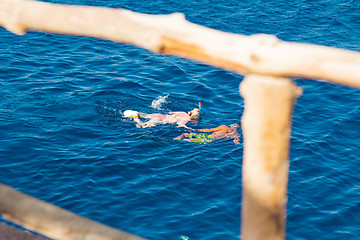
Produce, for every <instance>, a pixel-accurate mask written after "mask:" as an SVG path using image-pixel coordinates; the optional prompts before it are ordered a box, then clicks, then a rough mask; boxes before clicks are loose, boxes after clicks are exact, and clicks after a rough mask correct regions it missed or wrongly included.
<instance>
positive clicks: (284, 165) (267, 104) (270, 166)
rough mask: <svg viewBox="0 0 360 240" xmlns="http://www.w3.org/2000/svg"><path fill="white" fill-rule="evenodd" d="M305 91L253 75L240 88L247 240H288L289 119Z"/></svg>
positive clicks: (286, 82)
mask: <svg viewBox="0 0 360 240" xmlns="http://www.w3.org/2000/svg"><path fill="white" fill-rule="evenodd" d="M301 91H302V90H301V89H300V88H298V87H296V85H295V84H294V83H293V82H292V81H291V80H290V79H287V78H279V77H277V78H275V77H267V76H260V75H249V76H246V77H245V79H244V81H243V82H242V83H241V84H240V92H241V95H242V96H243V97H244V100H245V111H244V114H243V117H242V129H243V135H244V157H243V172H242V179H243V182H242V185H243V194H242V197H243V199H242V220H241V224H242V227H241V229H242V232H241V235H242V238H241V239H243V240H283V239H285V225H286V224H285V223H286V203H287V183H288V171H289V160H288V159H289V142H290V131H291V115H292V110H293V106H294V102H295V100H296V98H297V97H298V96H299V95H300V93H301Z"/></svg>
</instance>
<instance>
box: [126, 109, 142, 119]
mask: <svg viewBox="0 0 360 240" xmlns="http://www.w3.org/2000/svg"><path fill="white" fill-rule="evenodd" d="M138 114H139V113H138V112H137V111H133V110H125V111H124V117H128V118H135V117H138Z"/></svg>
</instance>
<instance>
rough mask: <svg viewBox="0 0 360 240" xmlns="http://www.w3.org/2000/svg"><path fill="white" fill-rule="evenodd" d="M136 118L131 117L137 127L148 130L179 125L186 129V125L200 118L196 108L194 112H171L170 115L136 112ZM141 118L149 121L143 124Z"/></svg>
mask: <svg viewBox="0 0 360 240" xmlns="http://www.w3.org/2000/svg"><path fill="white" fill-rule="evenodd" d="M136 113H137V114H135V115H134V116H131V118H132V119H134V121H135V122H136V123H137V124H136V127H139V128H148V127H154V126H157V125H161V124H177V125H178V127H185V128H189V127H187V126H186V123H188V122H189V121H191V120H197V119H198V118H199V109H198V108H194V109H193V110H191V111H189V112H188V113H186V112H169V114H160V113H152V114H147V113H141V112H139V113H138V112H136ZM140 118H145V119H149V120H148V121H146V122H142V121H141V119H140Z"/></svg>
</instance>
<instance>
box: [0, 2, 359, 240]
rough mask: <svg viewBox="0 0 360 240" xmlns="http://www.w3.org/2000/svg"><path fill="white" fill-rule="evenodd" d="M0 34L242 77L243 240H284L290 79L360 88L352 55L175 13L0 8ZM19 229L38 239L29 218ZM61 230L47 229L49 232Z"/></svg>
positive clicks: (293, 91)
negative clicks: (133, 53)
mask: <svg viewBox="0 0 360 240" xmlns="http://www.w3.org/2000/svg"><path fill="white" fill-rule="evenodd" d="M0 26H3V27H5V28H6V29H8V30H9V31H12V32H14V33H16V34H25V32H26V31H27V30H38V31H46V32H52V33H59V34H71V35H79V36H89V37H98V38H104V39H109V40H112V41H116V42H122V43H129V44H133V45H137V46H139V47H143V48H145V49H148V50H150V51H153V52H158V53H164V54H169V55H175V56H180V57H184V58H188V59H192V60H195V61H200V62H203V63H205V64H210V65H213V66H216V67H220V68H223V69H227V70H230V71H233V72H236V73H238V74H241V75H245V78H244V81H243V82H242V83H241V86H240V94H241V95H242V96H243V97H244V100H245V108H244V114H243V117H242V125H243V135H244V157H243V174H242V176H243V183H242V185H243V190H242V191H243V194H242V196H243V201H242V221H241V224H242V230H241V232H242V233H241V234H242V236H241V237H242V238H243V239H246V240H249V239H251V240H253V239H254V240H255V239H256V240H266V239H272V240H274V239H275V240H277V239H279V240H280V239H284V238H285V229H286V227H285V225H286V203H287V193H286V192H287V183H288V169H289V160H288V155H289V154H288V153H289V139H290V135H291V116H292V111H293V107H294V104H295V101H296V99H297V97H299V96H300V95H301V92H302V90H301V89H300V88H299V87H297V86H296V85H295V84H294V83H293V82H292V80H291V79H290V78H293V77H299V78H306V79H311V80H312V79H319V80H325V81H329V82H332V83H336V84H341V85H346V86H350V87H356V88H360V53H358V52H354V51H349V50H344V49H338V48H333V47H325V46H318V45H311V44H300V43H289V42H284V41H281V40H279V39H277V38H276V37H275V36H272V35H263V34H258V35H252V36H244V35H239V34H232V33H226V32H221V31H217V30H214V29H210V28H206V27H203V26H199V25H196V24H193V23H191V22H188V21H186V20H185V18H184V15H183V14H181V13H174V14H170V15H147V14H141V13H134V12H131V11H128V10H123V9H110V8H102V7H90V6H73V5H61V4H51V3H45V2H37V1H33V0H0ZM3 187H4V186H2V188H3ZM3 196H5V195H1V198H2V200H3V198H4V197H3ZM4 199H5V198H4ZM5 203H6V204H7V205H4V206H6V207H3V205H2V203H1V202H0V204H1V208H0V213H1V214H5V213H6V215H7V216H9V217H10V218H11V219H15V221H20V223H22V222H23V220H21V216H20V215H17V217H15V216H14V215H13V214H15V212H9V209H11V208H12V205H11V204H9V202H4V204H5ZM30 209H31V208H30ZM23 211H27V209H26V208H23V209H22V210H21V212H23ZM39 211H40V212H41V211H42V210H39ZM17 214H19V213H17ZM52 214H53V213H52ZM54 214H55V213H54ZM68 219H70V217H69V218H68ZM32 221H35V222H36V223H32ZM42 221H44V220H42ZM53 221H55V222H56V221H61V218H54V219H53ZM85 221H88V220H85ZM24 224H27V225H24V226H29V227H31V228H32V229H34V230H35V231H38V232H40V233H43V234H45V233H44V228H43V227H39V226H40V225H38V224H40V223H39V222H37V221H36V217H34V216H33V217H32V218H31V220H29V219H28V220H27V221H25V222H24ZM64 224H65V223H64ZM64 226H65V225H64ZM64 226H61V227H60V225H57V224H55V223H54V225H53V227H54V229H58V228H59V229H61V228H62V227H64ZM82 226H84V225H82ZM66 227H68V226H66ZM82 229H83V228H82ZM83 230H84V231H85V229H83ZM89 230H90V228H89ZM54 231H55V230H54ZM74 231H75V230H74ZM58 232H61V230H59V231H58ZM45 235H46V234H45ZM51 236H52V237H54V238H56V239H82V238H72V237H69V238H63V237H58V235H51ZM97 239H101V238H97ZM103 239H107V238H103ZM119 239H136V238H119Z"/></svg>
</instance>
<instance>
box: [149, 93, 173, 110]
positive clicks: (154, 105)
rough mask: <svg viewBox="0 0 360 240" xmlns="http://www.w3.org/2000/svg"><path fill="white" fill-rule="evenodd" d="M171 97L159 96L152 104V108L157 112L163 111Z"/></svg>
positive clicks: (167, 95)
mask: <svg viewBox="0 0 360 240" xmlns="http://www.w3.org/2000/svg"><path fill="white" fill-rule="evenodd" d="M168 97H169V94H166V95H165V96H158V97H157V98H155V99H154V100H153V101H152V103H151V107H152V108H154V109H157V110H162V105H163V104H164V103H166V99H167V98H168Z"/></svg>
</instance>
